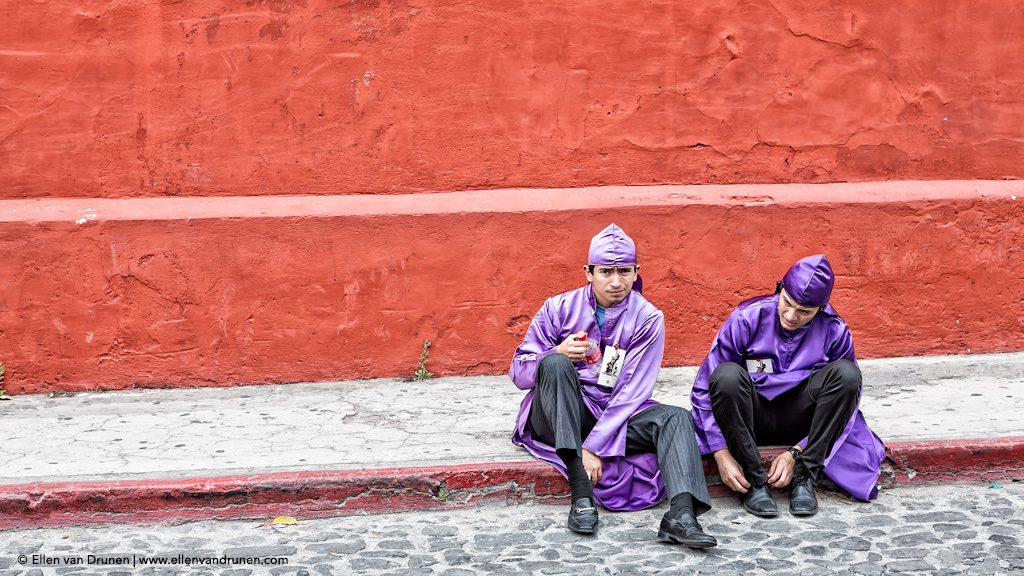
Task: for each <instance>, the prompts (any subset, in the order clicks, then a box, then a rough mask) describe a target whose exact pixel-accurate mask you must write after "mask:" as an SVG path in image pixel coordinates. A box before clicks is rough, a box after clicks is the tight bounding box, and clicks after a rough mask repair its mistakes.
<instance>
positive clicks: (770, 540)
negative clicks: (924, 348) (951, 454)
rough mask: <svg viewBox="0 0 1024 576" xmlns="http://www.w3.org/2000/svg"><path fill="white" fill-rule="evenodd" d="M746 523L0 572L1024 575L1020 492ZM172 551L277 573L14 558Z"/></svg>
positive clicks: (4, 541)
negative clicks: (273, 562)
mask: <svg viewBox="0 0 1024 576" xmlns="http://www.w3.org/2000/svg"><path fill="white" fill-rule="evenodd" d="M777 496H778V500H779V504H780V508H782V509H783V513H782V514H781V515H780V516H779V517H778V518H774V519H761V518H755V517H754V516H751V515H749V514H747V513H746V512H744V511H743V510H742V509H741V508H740V507H739V504H738V502H737V501H736V500H735V499H733V498H718V499H716V500H715V502H714V505H715V508H714V509H713V510H712V511H711V512H709V513H708V514H706V515H704V516H702V517H701V521H702V523H703V524H704V526H705V529H706V530H707V531H708V532H709V533H711V534H714V535H715V536H716V537H717V538H718V539H719V547H718V548H713V549H710V550H707V551H696V550H691V549H688V548H684V547H679V546H671V545H666V544H660V543H658V542H656V541H655V535H656V530H657V523H658V520H659V519H660V517H661V515H662V514H663V513H664V512H665V510H666V507H665V505H662V506H659V507H657V508H654V509H651V510H646V511H641V512H630V513H612V512H607V511H603V514H602V515H601V525H600V529H599V534H598V535H597V536H594V537H585V536H578V535H575V534H572V533H570V532H568V530H567V529H566V528H565V514H566V507H565V506H545V505H520V506H504V505H501V504H488V505H485V506H482V507H480V508H476V509H472V510H453V511H434V512H416V513H410V514H401V515H400V514H388V515H380V516H360V517H347V518H331V519H322V520H309V521H300V522H299V524H298V525H297V526H272V525H270V523H269V522H252V521H230V522H226V521H220V522H218V521H203V522H193V523H187V524H181V525H177V526H125V525H121V526H117V525H115V526H101V527H88V528H60V529H40V530H25V531H14V532H3V533H0V575H6V574H10V575H15V574H17V575H22V576H36V575H41V574H73V575H75V576H86V575H96V574H102V575H106V576H120V575H128V574H132V575H134V574H140V575H176V574H187V575H199V574H209V575H211V576H214V575H215V576H236V575H237V576H246V575H250V574H272V575H284V576H291V575H295V576H307V575H308V576H320V575H324V576H326V575H332V574H440V575H445V576H458V575H463V574H465V575H470V574H658V573H664V574H716V575H721V576H739V575H750V574H787V575H788V574H801V575H830V574H849V575H854V576H877V575H883V574H929V575H930V574H938V575H952V574H976V575H982V574H986V575H987V574H1020V575H1024V485H1022V484H1021V483H1013V482H1009V481H1007V482H1006V483H1005V484H1002V483H998V484H984V485H962V486H933V487H905V488H898V489H892V490H888V491H884V492H883V493H882V494H881V495H880V497H879V499H878V500H876V501H875V502H873V503H871V504H861V503H854V502H850V501H849V500H848V499H846V498H845V497H842V496H840V495H838V494H833V493H819V497H820V501H821V506H822V509H821V511H820V512H819V513H818V514H817V515H816V516H813V517H810V518H803V519H798V518H794V517H791V516H789V515H788V514H787V513H786V512H785V509H786V497H785V495H784V494H777ZM32 554H42V555H46V556H49V557H51V558H53V557H80V558H87V555H89V554H93V555H102V556H103V557H112V556H113V557H117V556H123V555H130V554H135V555H140V556H148V557H166V558H175V557H177V555H178V554H183V555H189V556H195V555H203V554H205V555H209V556H213V557H219V556H221V555H227V556H232V557H234V556H251V557H270V556H283V557H286V558H287V559H288V564H287V565H283V566H244V565H235V566H218V567H210V566H191V567H183V566H167V567H161V568H154V567H147V568H140V567H136V568H130V567H129V568H125V567H123V566H109V565H103V566H101V565H98V564H93V565H83V566H65V567H46V568H34V567H31V566H23V565H21V564H20V563H19V561H18V556H19V555H25V556H26V558H30V557H31V555H32Z"/></svg>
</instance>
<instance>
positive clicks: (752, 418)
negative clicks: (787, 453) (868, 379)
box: [708, 360, 861, 486]
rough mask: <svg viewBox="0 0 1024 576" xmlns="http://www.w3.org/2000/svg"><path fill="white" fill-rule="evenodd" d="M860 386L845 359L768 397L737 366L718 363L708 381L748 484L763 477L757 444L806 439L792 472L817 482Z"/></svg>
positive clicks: (727, 438)
mask: <svg viewBox="0 0 1024 576" xmlns="http://www.w3.org/2000/svg"><path fill="white" fill-rule="evenodd" d="M860 385H861V374H860V369H859V368H857V365H856V364H854V363H853V362H851V361H849V360H836V361H835V362H832V363H831V364H828V365H827V366H825V367H824V368H822V369H820V370H818V371H816V372H814V373H812V374H811V375H810V376H808V377H807V378H805V379H804V380H803V381H801V382H800V383H799V384H798V385H796V386H795V387H793V388H791V389H790V390H787V391H785V392H783V393H782V394H779V395H778V396H776V397H775V398H773V399H772V400H767V399H765V398H764V397H762V396H761V395H759V394H758V393H757V390H756V389H755V387H754V381H753V380H752V379H751V378H750V374H749V373H747V371H746V370H745V369H744V368H743V367H742V366H740V365H739V364H735V363H732V362H725V363H722V364H721V365H719V366H718V368H715V371H714V372H713V373H712V374H711V378H710V380H709V381H708V388H709V392H710V396H711V411H712V412H713V413H714V415H715V420H716V421H718V427H719V428H720V429H721V430H722V435H723V436H725V443H726V445H727V446H728V447H729V452H731V453H732V455H733V457H734V458H736V461H737V462H739V464H740V466H741V467H742V468H743V472H744V475H745V476H746V478H747V481H748V482H750V483H751V484H752V485H753V486H759V485H761V484H764V483H765V482H766V481H767V480H768V475H767V474H766V473H765V470H764V466H762V465H761V456H760V454H759V452H758V450H757V447H758V446H772V445H779V444H781V445H785V446H794V445H795V444H796V443H797V442H799V441H800V440H802V439H803V438H805V437H806V438H807V446H806V447H805V448H804V451H803V453H802V454H801V455H800V458H799V459H798V460H797V466H796V470H795V472H794V473H795V474H796V475H801V474H802V475H805V476H808V477H810V478H811V479H812V480H816V479H817V478H818V474H819V472H821V469H822V467H823V465H824V461H825V458H826V457H828V455H829V453H830V452H831V451H832V446H833V445H834V444H835V443H836V440H838V439H839V436H840V434H842V433H843V429H845V428H846V424H847V422H849V421H850V417H851V416H853V412H854V410H856V409H857V400H858V397H859V395H860Z"/></svg>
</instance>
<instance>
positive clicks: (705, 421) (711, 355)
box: [690, 310, 750, 454]
mask: <svg viewBox="0 0 1024 576" xmlns="http://www.w3.org/2000/svg"><path fill="white" fill-rule="evenodd" d="M749 332H750V331H749V330H748V329H747V327H746V325H745V324H744V322H743V319H742V318H741V317H740V316H739V314H738V311H737V310H733V312H732V314H730V315H729V318H727V319H726V321H725V324H722V328H721V329H720V330H719V331H718V334H717V335H716V336H715V340H714V342H712V343H711V351H710V352H708V356H707V358H705V359H704V363H703V364H701V365H700V369H699V370H698V371H697V379H696V380H695V381H694V383H693V391H692V392H690V404H691V405H692V406H693V408H692V413H693V423H694V427H695V428H696V432H697V446H698V447H699V448H700V453H701V454H710V453H712V452H717V451H718V450H721V449H722V448H725V437H724V436H722V430H721V429H720V428H719V427H718V422H717V421H716V420H715V415H714V413H712V411H711V396H710V395H709V393H708V380H709V379H710V378H711V374H712V373H713V372H714V371H715V368H718V366H719V365H720V364H722V363H723V362H735V363H737V364H740V365H742V364H743V353H742V350H743V349H744V348H745V346H744V345H743V344H742V343H743V342H745V341H746V339H747V335H748V334H749Z"/></svg>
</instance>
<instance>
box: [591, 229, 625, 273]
mask: <svg viewBox="0 0 1024 576" xmlns="http://www.w3.org/2000/svg"><path fill="white" fill-rule="evenodd" d="M587 264H597V265H603V266H632V265H633V264H636V244H635V243H633V239H632V238H630V237H629V236H627V235H626V233H625V232H623V231H622V228H619V227H618V226H616V225H615V224H609V225H608V227H607V228H605V229H604V230H601V231H600V232H598V234H597V236H594V238H593V239H591V240H590V254H589V255H588V256H587Z"/></svg>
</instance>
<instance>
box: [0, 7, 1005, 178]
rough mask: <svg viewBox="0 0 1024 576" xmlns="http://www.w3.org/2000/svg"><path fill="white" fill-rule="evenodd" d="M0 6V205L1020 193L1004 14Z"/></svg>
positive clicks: (951, 10) (952, 10) (994, 10)
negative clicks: (853, 184)
mask: <svg viewBox="0 0 1024 576" xmlns="http://www.w3.org/2000/svg"><path fill="white" fill-rule="evenodd" d="M813 6H814V7H813V9H809V8H808V4H807V3H806V2H801V1H798V0H773V1H767V0H761V1H752V2H732V1H727V0H710V1H706V2H677V1H675V0H653V1H650V2H621V1H616V2H612V1H605V0H586V1H583V2H574V3H559V2H554V3H552V2H540V3H529V2H521V1H510V0H493V1H488V2H484V3H466V2H452V1H444V0H442V1H439V2H434V3H419V2H407V1H403V0H398V1H395V2H389V1H375V0H358V1H349V2H345V1H342V2H326V1H324V0H249V1H247V2H239V1H228V0H212V1H201V2H200V1H198V0H184V1H177V2H169V1H162V2H158V1H152V0H123V1H118V2H110V1H109V0H104V1H98V0H75V1H73V2H17V1H14V0H3V1H0V20H2V21H3V23H4V35H3V38H2V39H0V196H3V197H7V198H27V197H49V196H68V197H124V196H162V195H179V194H184V195H263V194H349V193H386V192H410V191H446V190H465V189H490V188H509V187H575V186H590V185H596V184H649V183H709V182H712V183H744V182H834V181H858V180H886V179H940V178H949V179H1001V178H1004V177H1009V178H1020V177H1021V176H1024V168H1022V164H1021V162H1020V158H1021V157H1022V155H1024V102H1022V101H1024V40H1022V38H1024V16H1022V12H1021V8H1020V4H1019V2H1017V1H1016V0H981V1H978V2H973V1H972V2H968V1H966V0H939V1H936V2H878V1H873V0H853V1H850V0H842V1H840V0H831V1H825V2H815V3H813Z"/></svg>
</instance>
